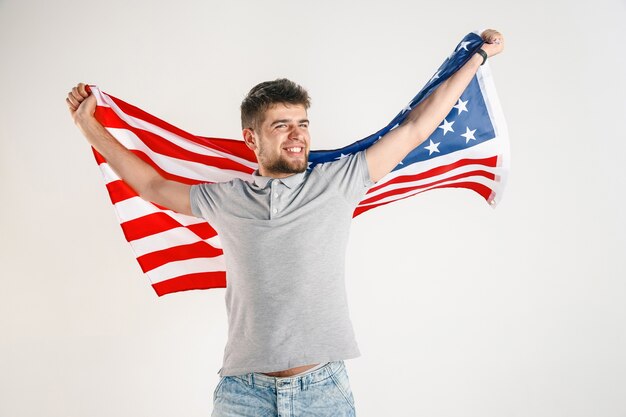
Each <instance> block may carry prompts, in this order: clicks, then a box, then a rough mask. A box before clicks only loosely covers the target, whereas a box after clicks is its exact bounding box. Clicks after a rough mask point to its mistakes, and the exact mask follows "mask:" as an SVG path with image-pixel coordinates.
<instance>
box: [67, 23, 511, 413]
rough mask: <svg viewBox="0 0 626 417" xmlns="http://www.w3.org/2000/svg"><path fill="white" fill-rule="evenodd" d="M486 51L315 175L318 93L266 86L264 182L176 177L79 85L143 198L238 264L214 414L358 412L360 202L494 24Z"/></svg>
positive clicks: (76, 93) (448, 100)
mask: <svg viewBox="0 0 626 417" xmlns="http://www.w3.org/2000/svg"><path fill="white" fill-rule="evenodd" d="M482 36H483V39H484V40H485V41H486V43H485V45H484V46H483V47H482V52H480V53H479V54H476V55H474V56H472V57H471V59H470V60H469V61H468V62H467V63H466V64H465V65H464V66H463V67H462V68H461V69H459V71H457V72H456V73H455V74H454V75H453V76H451V77H450V78H449V79H448V80H446V81H445V82H444V83H442V84H441V85H440V86H439V88H438V89H437V90H435V92H434V93H433V94H431V95H430V96H429V97H428V98H427V99H425V100H424V101H422V102H421V103H420V104H419V105H418V106H417V107H415V108H414V109H413V110H412V111H411V113H410V114H409V116H408V117H407V119H406V121H405V122H404V123H403V124H402V125H401V126H399V127H398V128H396V129H394V130H392V131H391V132H389V133H388V134H386V135H385V136H384V137H382V138H381V139H380V140H379V141H378V142H376V143H375V144H374V145H372V146H371V147H370V148H369V149H367V150H366V151H363V152H359V153H356V154H354V155H351V156H349V157H347V158H343V159H340V160H338V161H334V162H330V163H325V164H320V165H317V166H315V167H314V168H313V169H312V170H310V171H307V167H308V154H309V150H310V136H309V132H308V127H309V120H308V118H307V109H308V107H309V97H308V93H307V92H306V91H305V90H304V89H302V87H300V86H298V85H297V84H295V83H293V82H291V81H289V80H285V79H280V80H275V81H270V82H264V83H261V84H259V85H257V86H255V87H254V88H253V89H252V90H251V91H250V93H249V94H248V96H247V97H246V98H245V99H244V101H243V103H242V105H241V119H242V129H243V138H244V141H245V143H246V145H247V146H248V147H249V148H250V149H251V150H252V151H254V153H255V155H256V157H257V160H258V167H259V168H258V170H257V171H256V172H255V173H254V175H253V182H245V181H242V180H238V179H237V180H233V181H230V182H227V183H216V184H200V185H194V186H189V185H186V184H182V183H178V182H175V181H171V180H167V179H165V178H163V177H161V176H160V175H159V173H158V172H157V171H155V170H154V169H153V168H152V167H151V166H150V165H148V164H146V163H145V162H143V161H142V160H141V159H139V158H138V157H136V156H135V155H134V154H133V153H132V152H130V151H128V150H127V149H126V148H124V147H123V146H122V145H121V144H120V143H119V142H117V140H115V138H113V137H112V136H111V135H110V134H109V133H108V132H107V131H106V130H105V129H104V128H103V127H102V126H101V125H100V124H99V123H98V122H97V121H96V120H95V118H94V116H93V114H94V110H95V106H96V102H95V98H94V97H93V96H91V95H90V94H89V93H88V92H87V91H86V89H85V85H84V84H79V85H77V86H76V87H74V88H73V89H72V91H71V92H70V93H69V94H68V97H67V99H66V101H67V104H68V107H69V110H70V112H71V114H72V116H73V119H74V122H75V123H76V125H77V126H78V127H79V128H80V129H81V131H82V132H83V134H84V135H85V137H86V138H87V139H88V141H89V143H90V144H91V145H92V146H93V147H94V148H95V149H96V150H97V151H98V152H99V153H100V154H102V155H103V156H104V158H105V159H106V160H107V161H108V163H109V165H110V166H111V167H112V168H113V169H114V170H115V171H116V172H117V173H118V175H119V176H120V177H121V178H123V179H124V181H126V182H127V183H128V184H129V185H130V186H131V187H133V189H134V190H135V191H136V192H137V193H138V194H139V195H140V196H141V197H142V198H144V199H146V200H149V201H152V202H154V203H156V204H159V205H161V206H165V207H167V208H170V209H172V210H174V211H177V212H179V213H184V214H187V215H193V216H197V217H202V218H205V219H207V220H209V221H210V223H211V225H212V226H214V227H215V229H216V230H217V231H218V233H219V236H220V238H221V242H222V245H223V248H224V257H225V260H226V270H227V271H228V287H227V289H226V306H227V312H228V325H229V326H228V328H229V333H228V342H227V344H226V348H225V352H224V362H223V367H222V369H221V370H220V375H221V380H220V382H219V384H218V386H217V387H216V389H215V393H214V410H213V416H244V415H245V416H247V415H249V416H253V415H254V416H257V415H262V416H265V415H268V416H269V415H274V416H276V415H278V416H353V415H355V407H354V399H353V396H352V393H351V390H350V385H349V381H348V376H347V373H346V370H345V365H344V362H343V361H344V360H345V359H350V358H354V357H357V356H359V355H360V353H359V350H358V347H357V344H356V341H355V338H354V333H353V329H352V324H351V322H350V318H349V311H348V306H347V301H346V293H345V283H344V257H345V249H346V245H347V240H348V233H349V226H350V222H351V218H352V212H353V211H354V208H355V207H356V205H357V204H358V203H359V201H360V200H361V199H362V198H363V196H364V195H365V193H366V192H367V189H368V188H369V187H370V186H371V185H372V184H374V183H376V182H377V181H378V180H379V179H381V178H382V177H384V176H385V175H386V174H387V173H389V172H390V171H391V170H392V169H393V168H394V167H395V166H396V165H397V164H398V163H399V162H400V161H401V160H402V159H403V158H404V157H405V156H406V155H407V154H408V153H409V152H410V151H411V150H413V149H414V148H415V147H417V146H418V145H419V144H421V143H422V142H423V141H424V140H426V139H427V138H428V137H429V136H430V134H431V133H432V132H433V131H434V130H435V129H436V128H437V126H438V125H439V123H440V122H441V120H443V119H444V117H445V116H446V115H447V114H448V112H449V111H450V110H451V109H452V106H453V105H454V104H455V103H456V102H457V100H458V98H459V97H460V95H461V93H462V92H463V91H464V90H465V88H466V87H467V85H468V84H469V82H470V81H471V79H472V78H473V76H474V74H475V73H476V71H477V69H478V67H479V66H480V65H481V64H482V63H483V62H484V60H485V59H487V57H490V56H493V55H496V54H497V53H499V52H501V51H502V49H503V46H504V44H503V39H502V36H501V34H500V33H498V32H497V31H494V30H488V31H485V32H483V34H482Z"/></svg>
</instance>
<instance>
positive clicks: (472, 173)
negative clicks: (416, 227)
mask: <svg viewBox="0 0 626 417" xmlns="http://www.w3.org/2000/svg"><path fill="white" fill-rule="evenodd" d="M474 176H482V177H485V178H488V179H490V180H492V181H495V179H496V176H495V175H494V174H492V173H491V172H487V171H483V170H476V171H468V172H464V173H462V174H458V175H454V176H451V177H446V178H443V179H440V180H438V181H433V182H429V183H426V184H421V185H415V186H411V187H404V188H396V189H393V190H389V191H387V192H384V193H380V194H377V195H375V196H373V197H370V198H367V199H365V200H361V202H360V203H359V204H370V203H374V202H376V201H379V200H382V199H384V198H386V197H389V196H393V195H397V194H403V193H405V192H408V191H412V190H419V189H422V188H433V186H434V185H437V184H441V183H444V182H449V181H456V180H459V179H461V178H467V177H474ZM416 177H420V179H421V175H416ZM407 178H408V177H407Z"/></svg>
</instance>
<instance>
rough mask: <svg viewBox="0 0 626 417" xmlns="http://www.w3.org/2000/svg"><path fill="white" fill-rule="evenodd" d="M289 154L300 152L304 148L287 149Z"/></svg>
mask: <svg viewBox="0 0 626 417" xmlns="http://www.w3.org/2000/svg"><path fill="white" fill-rule="evenodd" d="M287 150H288V151H289V152H300V151H301V150H302V148H287Z"/></svg>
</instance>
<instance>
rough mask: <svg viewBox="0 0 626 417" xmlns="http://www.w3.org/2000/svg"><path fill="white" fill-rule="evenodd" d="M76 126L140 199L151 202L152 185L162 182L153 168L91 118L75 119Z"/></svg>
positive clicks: (89, 116) (87, 116)
mask: <svg viewBox="0 0 626 417" xmlns="http://www.w3.org/2000/svg"><path fill="white" fill-rule="evenodd" d="M76 125H77V126H78V128H79V129H80V130H81V132H82V133H83V135H84V136H85V138H87V141H88V142H89V144H90V145H91V146H93V147H94V149H95V150H96V151H98V153H100V154H101V155H102V156H103V157H104V159H106V161H107V163H108V164H109V166H110V167H111V168H112V169H113V170H114V171H115V172H116V173H117V175H119V176H120V178H122V179H123V180H124V181H125V182H126V183H127V184H128V185H130V186H131V187H132V188H133V190H135V191H136V192H137V194H139V195H140V196H141V197H142V198H144V199H146V200H152V198H153V196H151V195H150V190H151V189H152V188H153V187H152V184H154V182H156V181H159V180H162V177H161V175H160V174H159V173H158V172H157V171H156V170H155V169H154V168H152V167H151V166H150V165H149V164H147V163H146V162H144V161H143V160H141V159H140V158H139V157H138V156H137V155H135V154H134V153H133V152H131V151H130V150H128V149H127V148H125V147H124V146H123V145H122V144H121V143H119V142H118V141H117V139H115V138H114V137H113V136H112V135H111V134H110V133H109V132H108V131H107V130H106V129H105V128H104V127H103V126H102V125H101V124H100V123H99V122H98V121H97V120H96V119H95V118H94V117H93V116H91V115H86V116H82V117H79V118H77V119H76Z"/></svg>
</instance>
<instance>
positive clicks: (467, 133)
mask: <svg viewBox="0 0 626 417" xmlns="http://www.w3.org/2000/svg"><path fill="white" fill-rule="evenodd" d="M474 132H476V129H474V130H470V128H469V127H468V126H465V133H463V134H462V135H461V136H463V137H464V138H465V143H468V142H469V141H470V140H476V138H475V137H474Z"/></svg>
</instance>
